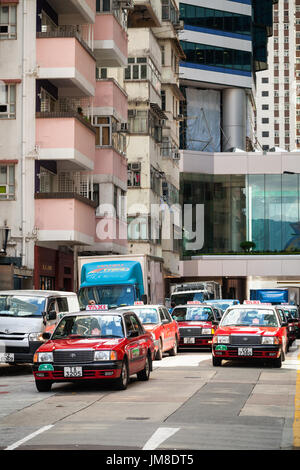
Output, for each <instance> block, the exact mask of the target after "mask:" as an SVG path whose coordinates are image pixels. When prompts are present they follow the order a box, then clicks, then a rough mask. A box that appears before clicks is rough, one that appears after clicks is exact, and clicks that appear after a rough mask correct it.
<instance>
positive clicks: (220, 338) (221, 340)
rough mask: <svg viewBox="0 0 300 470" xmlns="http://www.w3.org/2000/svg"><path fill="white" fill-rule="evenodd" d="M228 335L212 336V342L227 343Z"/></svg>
mask: <svg viewBox="0 0 300 470" xmlns="http://www.w3.org/2000/svg"><path fill="white" fill-rule="evenodd" d="M229 342H230V337H229V336H225V335H217V336H215V337H214V343H218V344H229Z"/></svg>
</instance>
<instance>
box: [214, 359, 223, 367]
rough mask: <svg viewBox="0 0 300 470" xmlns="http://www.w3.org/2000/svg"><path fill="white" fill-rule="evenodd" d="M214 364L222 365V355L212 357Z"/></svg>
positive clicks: (215, 365)
mask: <svg viewBox="0 0 300 470" xmlns="http://www.w3.org/2000/svg"><path fill="white" fill-rule="evenodd" d="M212 364H213V366H214V367H220V366H221V365H222V359H221V358H220V357H215V356H213V357H212Z"/></svg>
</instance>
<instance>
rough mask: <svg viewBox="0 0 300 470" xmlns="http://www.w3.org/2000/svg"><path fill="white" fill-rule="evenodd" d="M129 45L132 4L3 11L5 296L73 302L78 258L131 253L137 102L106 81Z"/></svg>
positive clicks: (1, 258) (46, 1)
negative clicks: (53, 295)
mask: <svg viewBox="0 0 300 470" xmlns="http://www.w3.org/2000/svg"><path fill="white" fill-rule="evenodd" d="M127 42H128V39H127V32H126V11H125V12H124V5H123V4H122V3H118V2H114V3H112V2H110V1H105V0H103V1H102V0H101V1H98V0H97V1H95V0H80V1H73V0H64V1H63V2H62V1H57V0H14V1H7V0H5V1H3V0H1V2H0V55H1V61H0V174H1V180H0V234H1V243H2V246H1V253H0V284H1V288H12V287H16V288H28V287H32V286H33V287H35V288H37V289H38V288H47V289H66V290H73V289H76V287H77V286H76V278H77V277H76V256H77V253H79V252H84V253H87V252H88V253H90V252H91V253H93V254H95V253H107V252H113V253H121V252H125V251H126V243H127V240H126V230H125V235H124V230H123V228H124V227H123V226H124V224H125V215H124V211H123V213H122V212H121V209H120V207H121V203H120V201H121V200H122V196H123V195H124V193H125V192H126V177H127V164H126V152H125V150H126V146H125V144H124V141H125V136H124V135H123V132H121V131H122V130H123V129H122V126H121V125H122V123H124V122H126V121H127V95H126V93H125V91H124V89H123V88H122V85H120V84H119V83H118V80H117V78H112V77H107V78H106V77H103V76H101V75H99V70H101V68H102V67H112V68H122V67H124V66H125V65H126V64H127ZM97 71H98V72H97ZM122 214H123V215H122ZM122 223H123V226H122ZM121 232H122V233H121Z"/></svg>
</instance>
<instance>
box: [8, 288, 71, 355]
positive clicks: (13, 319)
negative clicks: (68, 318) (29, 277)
mask: <svg viewBox="0 0 300 470" xmlns="http://www.w3.org/2000/svg"><path fill="white" fill-rule="evenodd" d="M79 311H80V307H79V303H78V298H77V295H76V294H75V293H74V292H63V291H47V290H8V291H0V363H9V364H18V363H24V362H26V363H32V359H33V355H34V353H35V351H36V349H37V348H38V347H39V346H40V345H41V344H42V343H43V342H44V340H43V338H42V334H43V332H44V331H45V330H48V331H49V329H50V330H51V329H53V327H54V325H55V324H56V323H57V322H58V321H59V320H60V318H61V317H62V316H63V315H64V314H66V313H69V312H79Z"/></svg>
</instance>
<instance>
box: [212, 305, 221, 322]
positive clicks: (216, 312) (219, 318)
mask: <svg viewBox="0 0 300 470" xmlns="http://www.w3.org/2000/svg"><path fill="white" fill-rule="evenodd" d="M213 310H214V314H215V317H216V320H217V321H219V320H221V315H220V312H219V310H217V309H216V308H214V309H213Z"/></svg>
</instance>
